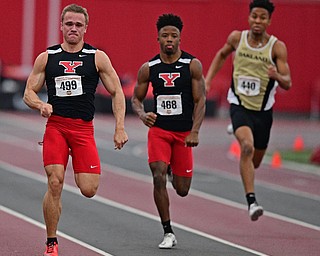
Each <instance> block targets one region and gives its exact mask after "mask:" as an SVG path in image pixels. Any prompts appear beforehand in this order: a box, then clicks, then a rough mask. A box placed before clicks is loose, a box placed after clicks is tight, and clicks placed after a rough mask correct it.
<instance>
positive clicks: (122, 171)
mask: <svg viewBox="0 0 320 256" xmlns="http://www.w3.org/2000/svg"><path fill="white" fill-rule="evenodd" d="M102 166H103V167H104V168H103V169H104V170H106V169H108V172H112V173H114V174H116V175H122V176H124V177H127V178H132V179H135V180H138V181H144V182H148V183H152V180H151V177H149V176H148V175H143V174H137V173H134V172H132V171H129V170H126V169H123V168H120V167H117V166H113V165H111V164H106V165H104V164H103V165H102ZM168 189H172V188H168ZM189 194H192V195H194V196H197V197H200V198H203V199H207V200H210V201H213V202H217V203H221V204H224V205H228V206H231V207H234V208H238V209H241V210H247V209H248V208H247V206H246V205H243V204H240V203H237V202H234V201H231V200H228V199H224V198H221V197H217V196H213V195H210V194H207V193H204V192H201V191H199V190H196V189H192V188H191V189H190V193H189ZM263 214H264V215H266V216H269V217H271V218H274V219H278V220H281V221H285V222H288V223H292V224H295V225H299V226H302V227H305V228H309V229H313V230H316V231H320V227H319V226H316V225H312V224H309V223H306V222H303V221H299V220H296V219H292V218H289V217H286V216H283V215H279V214H276V213H272V212H268V211H264V213H263Z"/></svg>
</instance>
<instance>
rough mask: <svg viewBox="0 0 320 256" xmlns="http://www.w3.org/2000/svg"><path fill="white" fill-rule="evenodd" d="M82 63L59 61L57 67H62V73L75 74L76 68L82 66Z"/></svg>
mask: <svg viewBox="0 0 320 256" xmlns="http://www.w3.org/2000/svg"><path fill="white" fill-rule="evenodd" d="M82 64H83V62H82V61H59V65H61V66H64V67H65V70H64V73H67V74H75V73H76V68H77V67H79V66H82Z"/></svg>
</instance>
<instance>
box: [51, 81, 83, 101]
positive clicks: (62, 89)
mask: <svg viewBox="0 0 320 256" xmlns="http://www.w3.org/2000/svg"><path fill="white" fill-rule="evenodd" d="M55 83H56V95H57V96H59V97H68V96H77V95H82V94H83V89H82V83H81V76H59V77H56V78H55Z"/></svg>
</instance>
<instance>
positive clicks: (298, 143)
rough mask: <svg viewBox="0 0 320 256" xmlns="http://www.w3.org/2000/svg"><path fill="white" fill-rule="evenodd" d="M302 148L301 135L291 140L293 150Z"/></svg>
mask: <svg viewBox="0 0 320 256" xmlns="http://www.w3.org/2000/svg"><path fill="white" fill-rule="evenodd" d="M303 149H304V142H303V138H302V137H301V136H297V137H296V138H295V140H294V142H293V151H302V150H303Z"/></svg>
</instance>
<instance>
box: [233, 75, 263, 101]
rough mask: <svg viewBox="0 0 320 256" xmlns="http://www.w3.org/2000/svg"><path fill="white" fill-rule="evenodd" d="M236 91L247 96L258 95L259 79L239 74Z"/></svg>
mask: <svg viewBox="0 0 320 256" xmlns="http://www.w3.org/2000/svg"><path fill="white" fill-rule="evenodd" d="M238 92H239V93H241V94H244V95H247V96H256V95H258V94H259V93H260V79H259V78H256V77H250V76H239V77H238Z"/></svg>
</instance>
